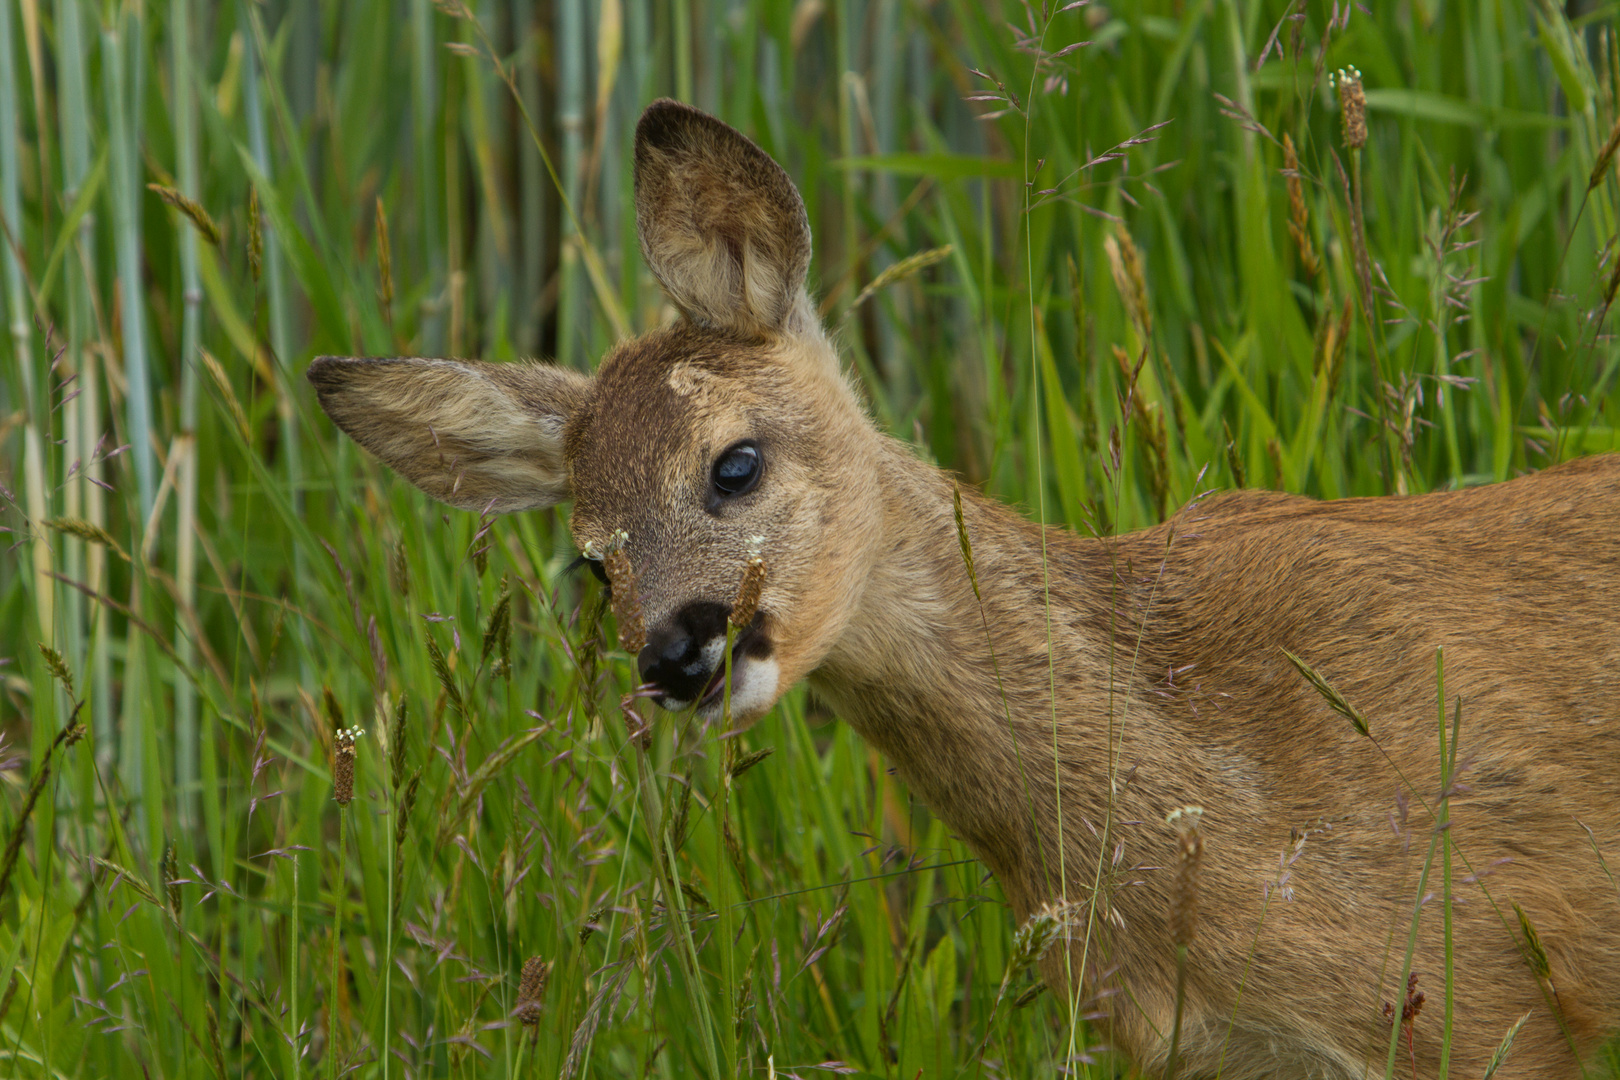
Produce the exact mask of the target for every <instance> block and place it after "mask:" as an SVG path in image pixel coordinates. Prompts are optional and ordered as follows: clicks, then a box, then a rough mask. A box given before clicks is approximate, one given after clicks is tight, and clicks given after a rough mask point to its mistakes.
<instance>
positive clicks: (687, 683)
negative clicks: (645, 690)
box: [636, 600, 727, 707]
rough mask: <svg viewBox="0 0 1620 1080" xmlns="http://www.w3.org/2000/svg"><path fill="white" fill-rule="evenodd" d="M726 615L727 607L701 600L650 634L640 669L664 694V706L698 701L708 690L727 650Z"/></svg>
mask: <svg viewBox="0 0 1620 1080" xmlns="http://www.w3.org/2000/svg"><path fill="white" fill-rule="evenodd" d="M726 615H727V609H726V608H725V606H724V605H722V604H716V603H713V602H712V601H702V600H700V601H696V602H693V603H690V604H687V605H686V606H685V607H683V608H681V609H680V610H679V611H677V612H676V613H675V614H674V615H673V616H671V617H670V618H669V619H667V620H666V621H664V622H663V623H661V624H659V625H658V626H655V627H653V628H651V629H650V630H649V631H648V632H647V645H646V647H645V648H643V649H642V650H641V654H640V655H639V656H637V657H636V667H637V668H639V669H640V671H641V679H642V681H643V682H649V683H652V684H654V685H655V686H657V687H658V688H659V689H660V690H662V691H663V692H664V697H665V699H666V700H665V702H664V704H666V705H670V706H674V707H679V706H677V705H676V703H677V702H683V703H690V702H693V701H696V700H697V699H698V698H699V697H701V696H702V695H703V691H704V690H705V689H707V688H708V685H709V681H710V679H711V678H713V676H714V667H715V664H717V663H718V662H719V661H720V653H721V652H722V651H723V650H724V648H725V640H726Z"/></svg>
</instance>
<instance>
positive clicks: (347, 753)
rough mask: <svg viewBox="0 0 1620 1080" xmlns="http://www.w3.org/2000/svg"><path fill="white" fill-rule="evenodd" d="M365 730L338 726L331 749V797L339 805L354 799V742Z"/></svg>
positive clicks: (346, 804) (357, 740) (346, 803)
mask: <svg viewBox="0 0 1620 1080" xmlns="http://www.w3.org/2000/svg"><path fill="white" fill-rule="evenodd" d="M364 734H365V731H364V730H362V729H361V728H358V727H351V728H340V729H339V730H338V733H337V738H336V739H335V740H334V744H333V749H332V799H333V801H335V802H336V803H337V804H338V805H339V806H348V805H349V803H351V802H353V801H354V744H355V743H357V742H359V741H360V736H362V735H364Z"/></svg>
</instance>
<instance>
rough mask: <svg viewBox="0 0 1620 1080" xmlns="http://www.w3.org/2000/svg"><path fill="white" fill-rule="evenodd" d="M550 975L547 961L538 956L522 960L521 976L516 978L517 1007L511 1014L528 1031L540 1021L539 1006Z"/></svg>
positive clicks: (543, 997) (549, 965) (549, 966)
mask: <svg viewBox="0 0 1620 1080" xmlns="http://www.w3.org/2000/svg"><path fill="white" fill-rule="evenodd" d="M550 977H551V964H550V962H549V961H546V960H542V959H541V958H540V957H538V956H531V957H529V958H528V959H527V960H525V961H523V976H522V978H520V979H519V980H518V996H517V1008H516V1009H514V1010H513V1014H514V1015H515V1016H517V1018H518V1019H519V1020H521V1021H522V1022H523V1026H524V1027H526V1028H528V1029H529V1030H530V1031H533V1030H534V1029H535V1028H536V1026H538V1025H539V1023H540V1006H541V1004H542V1002H543V1001H544V1000H545V996H546V980H547V979H549V978H550Z"/></svg>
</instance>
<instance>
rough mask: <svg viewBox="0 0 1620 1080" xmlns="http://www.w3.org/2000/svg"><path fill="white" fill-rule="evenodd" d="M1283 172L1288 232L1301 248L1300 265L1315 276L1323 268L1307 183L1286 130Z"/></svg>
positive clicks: (1284, 135)
mask: <svg viewBox="0 0 1620 1080" xmlns="http://www.w3.org/2000/svg"><path fill="white" fill-rule="evenodd" d="M1282 144H1283V172H1284V174H1285V175H1284V179H1285V180H1286V181H1287V184H1288V234H1289V235H1290V236H1292V237H1293V238H1294V246H1295V247H1297V248H1298V249H1299V261H1300V265H1301V266H1303V267H1304V268H1305V273H1306V274H1307V275H1309V276H1310V277H1312V278H1314V277H1316V275H1317V274H1318V273H1320V272H1321V270H1322V263H1321V260H1319V259H1318V258H1317V257H1316V248H1315V247H1314V246H1313V245H1312V244H1311V219H1310V213H1309V211H1308V210H1307V209H1306V207H1305V184H1304V182H1303V181H1301V180H1300V178H1299V155H1298V154H1297V153H1295V152H1294V140H1293V137H1292V136H1290V135H1289V134H1288V133H1287V132H1286V131H1285V132H1283V137H1282Z"/></svg>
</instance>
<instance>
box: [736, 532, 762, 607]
mask: <svg viewBox="0 0 1620 1080" xmlns="http://www.w3.org/2000/svg"><path fill="white" fill-rule="evenodd" d="M754 541H755V543H754V546H753V548H752V550H751V552H750V554H749V556H748V562H747V564H745V565H744V566H743V574H742V581H741V583H739V584H738V586H737V599H736V600H735V601H734V602H733V603H732V605H731V625H732V626H733V627H735V628H736V629H738V630H742V629H745V628H746V627H747V626H748V624H749V623H751V622H753V621H754V614H755V612H757V611H759V598H760V596H761V594H763V593H764V591H765V560H764V559H763V558H762V557H761V556H760V554H759V542H760V538H759V537H757V536H756V537H755V538H754Z"/></svg>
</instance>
